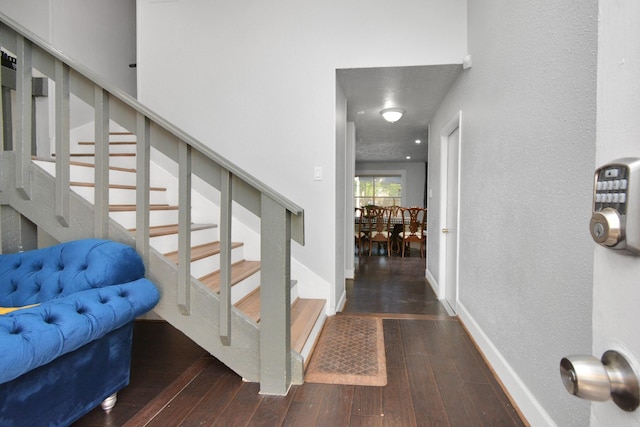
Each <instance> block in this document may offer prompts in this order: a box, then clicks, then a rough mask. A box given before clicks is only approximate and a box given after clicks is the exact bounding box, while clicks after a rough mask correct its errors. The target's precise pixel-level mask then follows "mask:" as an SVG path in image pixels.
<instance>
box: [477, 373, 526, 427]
mask: <svg viewBox="0 0 640 427" xmlns="http://www.w3.org/2000/svg"><path fill="white" fill-rule="evenodd" d="M467 390H468V392H469V395H470V399H471V400H472V401H473V404H474V406H475V409H476V414H477V418H476V420H475V421H476V422H477V424H476V425H482V426H485V427H492V426H523V425H524V424H523V423H522V422H521V421H519V420H518V422H516V420H515V419H514V418H513V416H512V414H510V413H509V412H515V411H513V409H512V408H511V406H510V405H509V407H508V408H507V407H506V406H501V405H496V397H497V396H496V395H495V390H494V389H493V387H491V386H490V385H489V384H476V383H469V384H467Z"/></svg>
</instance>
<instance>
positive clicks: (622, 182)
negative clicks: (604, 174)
mask: <svg viewBox="0 0 640 427" xmlns="http://www.w3.org/2000/svg"><path fill="white" fill-rule="evenodd" d="M620 189H621V190H626V189H627V180H626V179H621V180H620Z"/></svg>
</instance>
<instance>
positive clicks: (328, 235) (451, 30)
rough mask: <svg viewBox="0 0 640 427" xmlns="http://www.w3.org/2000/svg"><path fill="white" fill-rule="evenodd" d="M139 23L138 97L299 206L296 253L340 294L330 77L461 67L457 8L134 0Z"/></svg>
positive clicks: (450, 0) (447, 0)
mask: <svg viewBox="0 0 640 427" xmlns="http://www.w3.org/2000/svg"><path fill="white" fill-rule="evenodd" d="M137 16H138V23H137V28H138V43H139V44H138V61H137V62H138V77H139V81H138V94H139V99H140V100H141V101H142V102H144V103H145V104H147V105H149V106H150V107H151V108H152V109H154V110H156V111H157V112H158V113H160V114H161V115H163V116H165V117H167V118H168V119H169V120H171V121H173V122H174V123H176V124H177V125H178V126H180V127H182V128H183V129H185V130H186V131H187V132H189V133H190V134H192V135H194V136H195V137H196V138H198V139H200V140H201V141H203V142H204V143H205V144H207V145H208V146H210V147H211V148H213V149H214V150H216V151H217V152H219V153H220V154H222V155H223V156H225V157H227V158H229V159H230V160H231V161H233V162H234V163H236V164H237V165H238V166H240V167H241V168H243V169H245V170H247V171H248V172H250V173H251V174H253V175H255V176H256V177H258V178H259V179H261V180H263V181H264V182H265V183H266V184H267V185H269V186H271V187H273V188H275V189H277V190H278V191H279V192H281V193H283V194H284V195H285V196H287V197H288V198H290V199H291V200H293V201H294V202H296V203H297V204H299V205H300V206H302V207H303V208H304V209H305V222H306V229H305V231H306V245H305V247H299V246H298V245H296V244H294V245H292V248H293V254H294V257H296V259H298V260H299V261H300V262H301V263H303V264H304V265H305V266H307V267H308V268H309V269H311V270H312V271H314V272H315V273H316V274H318V275H319V276H320V277H321V278H322V279H323V280H325V281H326V282H327V283H330V284H332V285H334V286H343V284H342V283H339V284H338V283H333V282H335V281H336V280H338V279H336V277H340V274H341V273H340V274H337V273H336V268H337V266H336V256H335V250H336V246H337V244H336V227H338V226H339V225H337V224H336V220H335V218H336V211H337V209H344V207H343V206H340V207H337V206H336V195H335V191H336V167H335V164H336V131H335V126H336V117H335V109H336V100H335V97H336V77H335V70H336V69H338V68H358V67H370V66H376V67H382V66H405V65H429V64H451V63H460V62H461V59H462V57H463V56H464V54H466V51H467V49H466V1H465V0H402V1H399V2H396V3H394V5H393V7H390V6H389V3H388V2H387V1H382V0H373V1H372V0H367V1H365V0H354V1H349V2H344V1H339V0H328V1H322V2H297V1H281V2H262V1H251V0H244V1H237V2H222V1H211V0H193V1H189V2H155V1H152V0H139V1H138V10H137ZM168 52H169V53H175V54H176V55H179V57H178V59H179V63H180V65H181V66H171V63H170V61H167V53H168ZM316 166H320V167H322V168H323V175H324V178H323V180H322V181H314V180H313V171H314V167H316Z"/></svg>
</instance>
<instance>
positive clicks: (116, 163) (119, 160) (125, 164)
mask: <svg viewBox="0 0 640 427" xmlns="http://www.w3.org/2000/svg"><path fill="white" fill-rule="evenodd" d="M71 159H72V160H73V161H74V162H82V163H90V164H94V163H95V161H96V159H95V157H94V156H73V157H72V158H71ZM109 166H112V167H118V168H127V169H135V167H136V158H135V157H131V156H127V157H120V156H110V157H109Z"/></svg>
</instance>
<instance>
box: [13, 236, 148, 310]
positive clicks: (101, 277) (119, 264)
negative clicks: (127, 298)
mask: <svg viewBox="0 0 640 427" xmlns="http://www.w3.org/2000/svg"><path fill="white" fill-rule="evenodd" d="M142 277H144V264H143V262H142V259H141V258H140V256H139V255H138V253H137V252H136V251H135V250H134V249H133V248H131V247H130V246H127V245H125V244H122V243H118V242H114V241H110V240H99V239H85V240H76V241H72V242H66V243H61V244H58V245H55V246H51V247H48V248H43V249H36V250H32V251H27V252H22V253H17V254H7V255H0V306H2V307H16V306H23V305H28V304H36V303H41V302H44V301H47V300H51V299H55V298H60V297H64V296H67V295H70V294H73V293H75V292H78V291H82V290H85V289H91V288H101V287H104V286H110V285H115V284H119V283H127V282H131V281H133V280H136V279H139V278H142Z"/></svg>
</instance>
